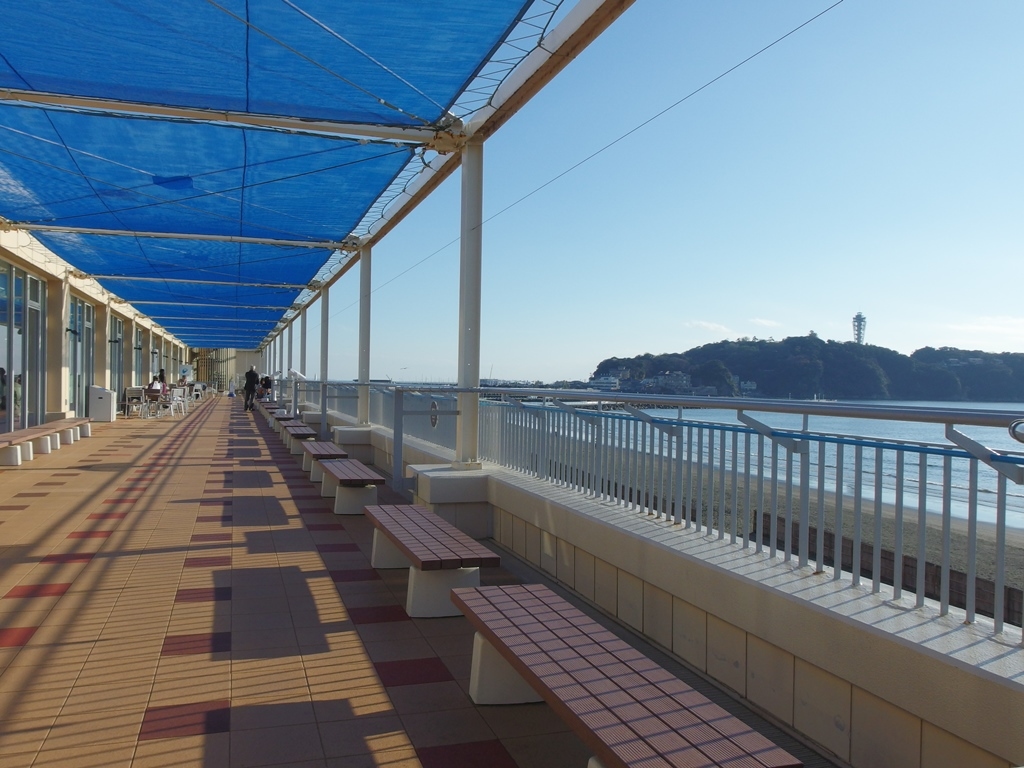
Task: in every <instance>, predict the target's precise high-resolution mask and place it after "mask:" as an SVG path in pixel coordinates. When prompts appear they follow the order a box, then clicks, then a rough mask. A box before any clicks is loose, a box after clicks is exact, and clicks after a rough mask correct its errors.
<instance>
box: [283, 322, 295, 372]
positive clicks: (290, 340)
mask: <svg viewBox="0 0 1024 768" xmlns="http://www.w3.org/2000/svg"><path fill="white" fill-rule="evenodd" d="M294 331H295V318H292V319H291V320H290V321H289V322H288V367H287V368H282V369H281V376H282V378H285V379H287V378H288V371H290V370H292V368H294V367H295V365H294V362H293V359H292V358H293V354H292V352H293V351H294V349H295V333H294Z"/></svg>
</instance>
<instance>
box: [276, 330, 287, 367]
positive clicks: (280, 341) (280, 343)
mask: <svg viewBox="0 0 1024 768" xmlns="http://www.w3.org/2000/svg"><path fill="white" fill-rule="evenodd" d="M274 370H275V371H280V372H281V375H282V376H283V375H284V372H285V371H284V329H283V328H282V329H281V331H280V332H279V333H278V334H277V365H276V366H274Z"/></svg>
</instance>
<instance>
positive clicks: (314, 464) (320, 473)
mask: <svg viewBox="0 0 1024 768" xmlns="http://www.w3.org/2000/svg"><path fill="white" fill-rule="evenodd" d="M323 479H324V468H323V467H322V466H320V462H319V461H316V460H313V461H311V462H310V464H309V482H311V483H321V482H323Z"/></svg>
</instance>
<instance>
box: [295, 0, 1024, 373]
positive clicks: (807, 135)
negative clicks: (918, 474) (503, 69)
mask: <svg viewBox="0 0 1024 768" xmlns="http://www.w3.org/2000/svg"><path fill="white" fill-rule="evenodd" d="M831 4H832V3H831V2H829V0H815V1H814V2H812V1H810V0H785V2H782V1H780V2H765V1H764V0H731V1H730V0H720V1H718V2H703V1H699V2H698V1H697V0H638V2H637V3H636V4H635V5H634V6H633V7H632V8H630V9H629V10H628V11H627V12H626V13H625V14H624V15H623V16H622V17H621V18H620V19H619V20H618V21H616V22H615V23H614V24H613V25H612V27H611V28H610V29H608V30H607V31H606V32H605V34H604V35H603V36H602V37H601V38H600V39H599V40H597V41H596V42H595V43H594V44H592V45H591V46H590V47H589V48H588V49H587V50H586V51H585V52H584V53H583V54H582V55H581V56H580V57H579V58H578V59H577V60H576V61H575V62H573V63H572V64H571V65H570V66H569V67H568V68H567V69H566V70H564V71H563V72H562V73H561V74H560V75H559V76H558V77H557V78H556V79H555V80H554V81H553V82H552V83H551V84H550V85H549V86H548V87H547V88H546V89H545V90H544V91H543V92H542V93H541V94H539V95H538V96H537V97H536V98H534V99H533V101H532V102H531V103H530V104H529V105H527V106H526V107H525V108H524V109H523V110H522V111H521V112H520V113H519V114H518V115H516V116H515V117H514V118H513V119H512V120H511V121H510V122H509V123H508V124H507V125H506V126H505V127H503V128H502V129H501V130H500V131H499V132H498V133H497V134H496V135H495V136H494V137H493V138H492V139H490V140H489V141H488V143H487V144H486V146H485V157H484V162H485V176H486V180H485V194H484V211H485V217H490V216H494V214H496V213H498V212H499V211H502V210H503V209H505V208H507V207H508V206H509V205H511V204H513V203H515V202H516V201H517V200H519V199H520V198H522V197H523V196H524V195H528V194H530V193H531V192H533V191H534V190H537V188H538V187H541V186H542V185H544V184H545V183H547V182H548V181H549V180H551V179H552V178H553V177H555V176H557V175H558V174H560V173H562V172H563V171H565V170H566V169H568V168H570V167H571V166H573V165H575V164H576V163H578V162H579V161H581V160H583V159H584V158H586V157H588V156H589V155H591V154H593V153H594V152H596V151H598V150H600V149H601V148H602V147H605V146H606V145H608V144H609V143H611V142H614V141H615V140H616V139H618V138H619V137H621V136H623V135H624V134H626V133H628V132H629V131H631V130H633V129H634V128H636V127H637V126H639V125H641V124H642V123H644V122H645V121H647V120H648V119H650V118H651V117H653V116H654V115H656V114H658V113H659V112H661V111H662V110H664V109H665V108H666V107H669V106H670V105H672V104H673V103H675V102H677V101H679V100H680V99H682V98H683V97H684V96H686V95H687V94H688V93H690V92H692V91H693V90H695V89H697V88H699V87H700V86H702V85H704V84H705V83H706V82H708V81H709V80H712V79H713V78H715V77H717V76H718V75H720V74H721V73H722V72H724V71H726V70H728V69H729V68H730V67H732V66H734V65H736V64H737V63H739V62H740V61H742V60H743V59H745V58H746V57H748V56H750V55H751V54H753V53H755V52H756V51H758V50H759V49H761V48H763V47H764V46H765V45H767V44H769V43H771V42H772V41H774V40H775V39H777V38H778V37H780V36H782V35H784V34H785V33H787V32H789V31H790V30H791V29H793V28H794V27H797V26H798V25H800V24H801V23H803V22H804V21H806V20H807V19H809V18H811V17H812V16H814V15H815V14H817V13H819V12H821V11H822V10H824V9H825V8H827V7H828V6H829V5H831ZM1022 39H1024V2H1019V0H1012V1H1003V2H993V1H990V0H982V1H980V2H970V3H965V2H945V1H942V0H928V1H926V0H915V1H908V0H846V2H843V3H842V4H840V5H839V6H838V7H837V8H835V9H833V10H832V11H830V12H829V13H827V14H825V15H824V16H822V17H821V18H819V19H818V20H817V21H815V22H813V23H812V24H810V25H808V26H806V27H804V28H803V29H802V30H800V31H799V32H797V33H796V34H794V35H793V36H791V37H789V38H788V39H786V40H785V41H783V42H781V43H780V44H779V45H777V46H775V47H774V48H772V49H771V50H769V51H767V52H766V53H764V54H762V55H760V56H759V57H757V58H756V59H754V60H753V61H750V62H748V63H747V64H745V65H744V66H742V67H741V68H739V69H738V70H736V71H735V72H733V73H731V74H730V75H728V76H727V77H725V78H724V79H722V80H719V81H718V82H717V83H715V84H714V85H712V86H710V87H709V88H707V89H706V90H704V91H702V92H701V93H699V94H697V95H696V96H694V97H693V98H690V99H689V100H687V101H685V102H683V103H682V104H680V105H679V106H676V107H675V108H673V109H671V110H670V111H669V112H667V113H666V114H664V115H662V116H661V117H659V118H657V119H656V120H654V121H653V122H650V123H649V124H648V125H646V126H644V127H643V128H641V129H639V130H637V131H636V132H635V133H633V134H632V135H630V136H629V137H628V138H626V139H624V140H623V141H621V142H619V143H617V144H615V145H614V146H612V147H611V148H609V149H607V150H606V151H604V152H602V153H601V154H599V155H598V156H597V157H595V158H593V159H592V160H590V161H588V162H586V163H585V164H584V165H582V166H581V167H580V168H577V169H576V170H574V171H573V172H571V173H569V174H568V175H566V176H564V177H563V178H561V179H559V180H557V181H555V182H554V183H552V184H550V185H549V186H547V187H545V188H543V189H541V190H540V191H538V192H536V194H533V195H532V196H530V197H528V198H527V199H526V200H525V201H523V202H521V203H519V204H518V205H515V206H514V207H512V208H511V209H509V210H507V211H505V212H504V213H501V215H498V216H496V217H495V218H493V220H491V221H489V222H488V223H487V224H486V225H485V229H484V277H483V322H482V336H483V341H482V352H481V374H482V376H483V377H485V378H486V377H490V376H493V377H495V378H509V379H529V380H541V381H554V380H559V379H586V378H588V377H589V376H590V374H591V373H592V372H593V370H594V368H595V367H596V365H597V363H598V362H600V361H601V360H602V359H604V358H606V357H610V356H617V357H627V356H633V355H637V354H642V353H645V352H651V353H655V354H657V353H662V352H681V351H684V350H687V349H689V348H691V347H694V346H698V345H701V344H706V343H710V342H716V341H721V340H723V339H736V338H739V337H743V336H750V337H754V336H756V337H758V338H768V337H773V338H775V339H781V338H784V337H787V336H794V335H805V334H807V333H808V332H809V331H811V330H814V331H816V332H817V333H818V335H819V336H821V337H822V338H827V339H836V340H841V341H848V340H851V339H852V328H851V320H852V317H853V315H854V314H855V313H857V312H858V311H859V312H863V313H864V314H865V315H866V316H867V334H866V339H867V341H868V343H871V344H877V345H880V346H884V347H889V348H891V349H895V350H898V351H900V352H903V353H910V352H912V351H914V350H915V349H918V348H920V347H923V346H956V347H962V348H970V349H981V350H986V351H992V352H1003V351H1011V352H1024V302H1022V301H1021V296H1022V295H1024V293H1022V288H1024V140H1022V137H1024V45H1022V44H1021V40H1022ZM458 233H459V175H458V174H456V175H455V176H454V177H453V178H451V179H450V180H449V181H448V182H446V183H445V185H444V186H443V187H442V188H441V189H440V190H439V191H438V192H437V193H436V194H435V195H434V196H433V198H432V199H431V200H429V201H428V202H427V203H426V204H424V205H422V206H421V207H420V208H419V209H418V210H417V211H416V212H415V213H413V214H412V215H411V216H409V217H408V218H407V219H406V220H405V221H404V222H403V223H402V224H401V225H400V227H398V228H397V229H396V230H395V231H394V232H393V233H391V234H390V235H389V236H388V237H387V238H385V240H384V241H383V242H381V243H380V244H378V245H377V246H376V247H375V249H374V254H373V264H374V286H375V289H376V290H375V293H374V295H373V352H372V357H371V375H372V376H373V377H374V378H383V377H386V376H390V377H392V378H394V379H397V380H417V381H454V380H455V377H456V361H457V343H458V336H457V325H458V323H457V320H458V260H459V249H458V244H457V243H454V244H452V245H447V247H445V246H446V244H448V243H451V242H452V241H455V240H456V239H457V237H458ZM424 260H425V261H424ZM420 262H422V263H420ZM417 263H419V265H418V266H415V267H414V266H413V265H416V264H417ZM411 267H412V269H410V268H411ZM407 270H408V271H407ZM402 273H404V274H402ZM357 293H358V270H353V271H352V272H351V273H350V275H349V276H347V277H346V278H344V279H343V280H341V281H340V282H339V283H338V284H337V285H336V287H335V288H334V290H333V291H332V294H331V309H332V312H331V314H332V321H331V322H332V328H331V335H332V344H331V348H332V356H331V365H330V370H329V375H330V377H331V378H338V379H348V378H354V377H355V376H356V371H357V347H356V334H357V327H358V307H357V305H356V301H357ZM318 325H319V308H318V307H317V306H316V305H314V306H313V307H311V310H310V331H309V343H310V345H311V347H310V348H311V352H310V357H309V360H310V364H309V365H308V368H310V369H311V371H312V370H313V369H315V368H317V367H318V364H317V363H316V362H314V361H315V360H317V359H318V355H317V354H316V352H315V351H314V350H316V349H318V346H316V343H317V342H316V339H318V337H319V331H318ZM313 372H315V371H313Z"/></svg>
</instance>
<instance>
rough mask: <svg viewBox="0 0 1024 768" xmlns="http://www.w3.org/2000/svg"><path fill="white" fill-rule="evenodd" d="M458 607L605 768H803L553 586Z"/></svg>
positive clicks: (474, 597) (515, 589)
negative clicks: (636, 766) (560, 595)
mask: <svg viewBox="0 0 1024 768" xmlns="http://www.w3.org/2000/svg"><path fill="white" fill-rule="evenodd" d="M451 599H452V602H453V603H455V605H457V606H458V607H459V608H460V609H461V610H462V612H463V613H464V614H465V615H466V617H467V618H468V619H469V621H470V623H471V624H472V625H473V627H474V628H475V629H476V630H477V631H478V632H480V634H481V635H483V636H484V637H485V638H487V640H488V641H489V642H490V643H491V644H492V645H493V646H494V648H495V649H496V650H497V651H498V652H499V653H500V654H501V655H502V656H503V657H504V658H505V659H506V660H507V661H508V662H509V663H510V664H511V665H512V667H513V668H514V669H515V670H516V671H517V672H518V673H519V674H520V675H522V677H523V678H524V679H525V680H526V681H527V682H528V683H529V684H530V686H531V687H533V689H534V690H535V691H537V693H538V694H540V695H541V696H542V697H543V698H544V700H545V701H547V702H548V704H549V705H550V706H551V708H552V709H553V710H555V711H556V712H557V713H558V714H559V715H560V716H561V717H562V718H563V719H564V720H565V721H566V722H567V723H568V724H569V725H570V726H571V727H572V729H573V730H574V731H575V732H576V734H577V735H578V736H579V737H580V738H581V739H582V740H583V741H584V743H586V744H587V746H588V747H589V748H590V749H591V750H592V751H593V752H594V754H595V755H597V757H598V759H600V760H601V762H602V763H604V765H605V766H606V768H615V767H618V768H628V766H633V765H640V764H642V765H644V766H652V767H653V766H665V768H669V766H686V767H688V768H698V767H700V768H710V767H711V766H723V765H724V766H729V768H798V767H799V766H801V765H802V763H801V762H800V761H799V760H797V759H796V758H794V757H793V756H792V755H790V754H789V753H788V752H786V751H785V750H783V749H781V748H780V747H778V746H776V745H775V744H773V743H772V742H771V741H769V740H768V739H766V738H765V737H764V736H762V735H761V734H759V733H757V732H756V731H754V730H753V729H751V728H750V727H749V726H747V725H746V724H744V723H743V722H742V721H740V720H738V719H737V718H735V717H733V716H732V715H730V714H729V713H728V712H726V711H725V710H724V709H722V708H721V707H719V706H718V705H717V704H715V703H714V702H712V701H711V700H710V699H708V698H706V697H705V696H703V695H702V694H700V693H699V692H697V691H695V690H694V689H693V688H691V687H690V686H688V685H686V683H684V682H683V681H682V680H679V679H678V678H676V677H675V676H673V675H672V674H671V673H669V672H668V671H667V670H665V669H663V668H662V667H661V666H659V665H658V664H657V663H655V662H654V661H652V660H651V659H649V658H647V657H646V656H644V655H643V654H642V653H640V652H639V651H637V650H636V649H635V648H633V647H632V646H630V645H629V644H628V643H626V642H625V641H623V640H621V639H620V638H618V637H616V636H615V635H613V634H612V633H611V632H609V631H608V630H607V629H605V628H604V627H602V626H601V625H600V624H598V623H597V622H596V621H594V620H593V619H591V618H590V617H588V616H586V615H585V614H584V613H582V612H581V611H579V610H578V609H576V608H574V607H573V606H572V605H571V604H569V603H568V602H566V601H565V600H563V599H562V598H561V597H559V596H558V595H556V594H555V593H554V592H552V591H551V590H550V589H548V588H547V587H544V586H541V585H537V584H531V585H513V586H505V587H478V588H474V589H455V590H453V591H452V595H451Z"/></svg>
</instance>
